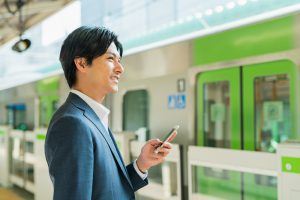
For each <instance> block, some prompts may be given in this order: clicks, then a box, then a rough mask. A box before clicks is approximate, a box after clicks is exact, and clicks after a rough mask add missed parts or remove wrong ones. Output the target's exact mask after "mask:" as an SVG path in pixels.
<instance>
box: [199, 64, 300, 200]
mask: <svg viewBox="0 0 300 200" xmlns="http://www.w3.org/2000/svg"><path fill="white" fill-rule="evenodd" d="M296 76H297V72H296V66H295V65H294V64H293V63H292V62H290V61H287V60H281V61H275V62H269V63H262V64H255V65H246V66H242V67H240V68H231V69H224V70H217V71H212V72H204V73H201V74H200V75H199V76H198V79H197V87H198V88H197V107H198V109H197V136H198V139H197V142H198V143H197V144H198V145H200V146H209V147H221V148H231V149H245V150H251V151H265V152H271V153H272V152H275V151H276V148H277V144H278V143H280V142H283V141H285V140H287V139H290V138H296V137H297V136H296V108H295V106H296V102H295V101H296ZM220 77H221V78H220ZM224 85H226V86H224ZM220 88H225V89H220ZM226 91H227V92H226ZM226 93H227V95H225V94H226ZM221 94H223V96H224V97H226V98H224V97H222V98H223V100H222V101H220V99H221V98H220V95H221ZM226 99H227V100H226ZM220 103H221V104H220ZM219 104H220V105H219ZM220 113H221V114H220ZM220 127H221V128H220ZM226 127H227V128H226ZM226 135H227V136H226ZM241 138H242V139H241ZM210 171H211V172H212V173H211V174H209V173H204V174H200V173H198V175H202V177H201V178H200V177H199V180H200V181H199V183H198V185H199V189H200V190H201V191H199V192H200V193H204V194H205V193H206V194H211V195H212V196H219V197H222V198H223V199H244V200H254V199H261V200H275V199H277V191H276V189H277V179H276V177H269V176H261V175H254V174H247V173H245V174H240V173H238V174H236V175H234V173H236V172H226V171H221V172H222V173H221V174H222V176H220V170H219V172H218V170H215V171H213V170H210ZM204 172H205V171H204ZM218 174H219V175H218ZM226 174H227V176H226ZM235 178H236V179H235ZM238 178H239V179H240V180H238ZM201 179H202V180H201ZM226 180H227V185H226V184H225V183H226ZM236 182H239V185H240V188H238V187H237V184H238V183H236ZM230 185H231V187H229V186H230ZM234 186H235V187H234ZM210 187H211V188H210ZM201 188H202V189H201ZM212 188H213V189H212ZM236 189H240V191H239V192H238V190H236ZM231 192H232V193H234V192H236V195H233V194H231Z"/></svg>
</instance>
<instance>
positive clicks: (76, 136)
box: [45, 116, 94, 200]
mask: <svg viewBox="0 0 300 200" xmlns="http://www.w3.org/2000/svg"><path fill="white" fill-rule="evenodd" d="M45 153H46V158H47V162H48V165H49V173H50V177H51V180H52V182H53V186H54V196H53V199H54V200H83V199H91V198H92V183H93V166H94V163H93V162H94V161H93V160H94V159H93V156H94V155H93V140H92V134H91V132H90V129H89V128H88V127H87V125H85V123H84V122H83V121H82V120H81V119H80V118H76V117H73V116H67V117H63V118H60V119H59V120H57V121H56V122H54V123H53V124H52V126H51V127H50V128H49V130H48V133H47V139H46V143H45Z"/></svg>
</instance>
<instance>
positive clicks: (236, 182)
mask: <svg viewBox="0 0 300 200" xmlns="http://www.w3.org/2000/svg"><path fill="white" fill-rule="evenodd" d="M208 171H209V172H210V174H209V175H208V174H207V173H206V172H208ZM192 177H194V180H193V187H192V192H193V193H194V194H195V195H194V196H195V197H197V198H195V199H220V200H221V199H223V200H225V199H228V200H240V199H241V174H240V173H239V172H234V171H228V170H224V169H220V168H210V167H193V168H192Z"/></svg>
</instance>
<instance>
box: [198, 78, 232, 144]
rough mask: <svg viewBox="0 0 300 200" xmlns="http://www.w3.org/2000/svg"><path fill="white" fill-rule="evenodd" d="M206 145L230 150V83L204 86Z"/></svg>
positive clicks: (223, 82)
mask: <svg viewBox="0 0 300 200" xmlns="http://www.w3.org/2000/svg"><path fill="white" fill-rule="evenodd" d="M203 96H204V123H203V124H204V145H205V146H209V147H222V148H230V139H231V138H230V133H231V131H230V129H231V127H230V124H231V117H230V96H229V82H228V81H220V82H212V83H205V84H204V95H203Z"/></svg>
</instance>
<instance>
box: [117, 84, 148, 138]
mask: <svg viewBox="0 0 300 200" xmlns="http://www.w3.org/2000/svg"><path fill="white" fill-rule="evenodd" d="M122 126H123V130H124V131H134V132H137V134H139V135H138V137H141V138H143V140H147V139H148V138H149V126H148V92H147V91H146V90H133V91H128V92H127V93H126V94H125V95H124V97H123V123H122Z"/></svg>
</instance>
